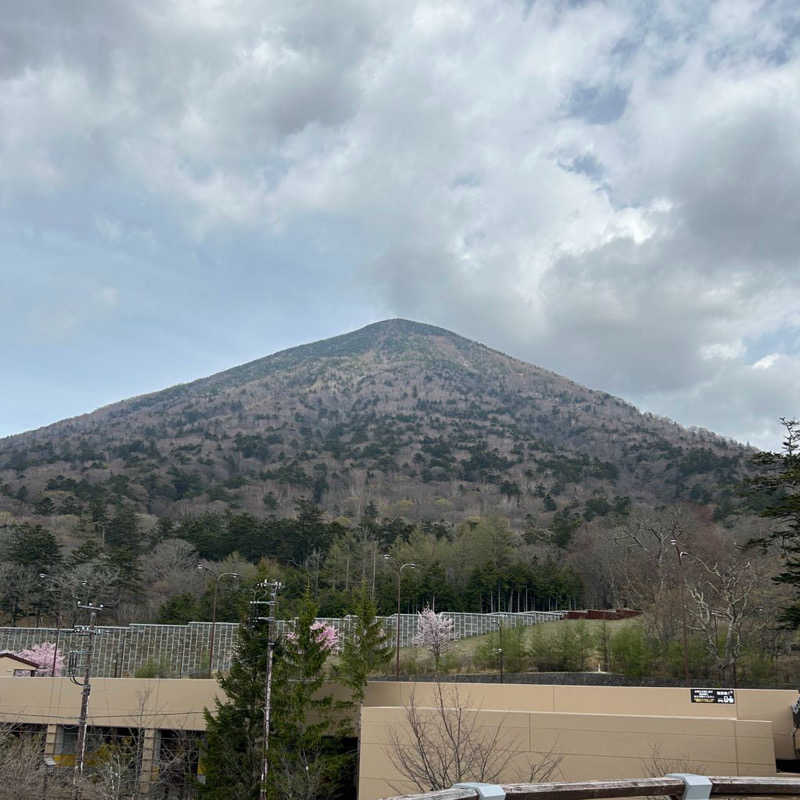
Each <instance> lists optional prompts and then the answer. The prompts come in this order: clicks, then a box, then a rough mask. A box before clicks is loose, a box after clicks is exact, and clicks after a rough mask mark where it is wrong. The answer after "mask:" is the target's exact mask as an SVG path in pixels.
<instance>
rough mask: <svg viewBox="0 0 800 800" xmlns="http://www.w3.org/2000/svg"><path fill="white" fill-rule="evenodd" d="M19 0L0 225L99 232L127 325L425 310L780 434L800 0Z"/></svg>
mask: <svg viewBox="0 0 800 800" xmlns="http://www.w3.org/2000/svg"><path fill="white" fill-rule="evenodd" d="M0 11H2V12H3V14H4V19H5V20H6V24H5V25H4V28H3V31H2V33H0V121H2V125H0V208H2V210H3V216H4V218H5V220H6V222H5V227H4V228H3V230H2V231H0V233H1V234H2V236H3V237H5V239H6V240H7V241H8V242H11V243H12V244H13V245H14V247H16V248H17V249H16V250H15V252H24V253H26V254H27V255H26V256H25V257H26V258H32V259H33V260H34V261H35V263H37V264H43V263H47V264H48V265H51V264H53V263H58V261H59V258H60V257H62V256H63V261H64V263H70V264H73V263H78V261H79V260H78V257H77V255H76V254H77V253H85V252H94V253H95V255H94V256H93V257H92V258H91V259H90V260H89V261H88V262H86V263H85V264H83V265H82V266H78V267H75V269H76V270H77V272H78V273H79V274H80V275H81V276H82V282H81V285H82V286H86V287H87V291H90V292H95V294H94V295H93V296H94V297H95V299H96V302H97V303H98V304H99V305H101V306H104V307H106V308H107V310H112V309H113V310H114V317H115V320H116V323H115V324H118V325H123V324H127V325H128V327H126V328H123V327H120V328H113V327H112V326H109V331H110V333H111V335H112V339H113V335H114V331H115V330H116V331H118V333H117V334H116V335H117V340H116V341H117V344H118V346H119V347H121V348H123V349H125V348H132V347H134V346H135V344H134V341H135V340H136V339H137V337H136V336H135V333H133V331H134V330H135V328H134V327H133V326H134V320H138V321H139V322H141V317H139V316H133V317H131V316H129V315H131V314H138V313H144V312H134V311H133V309H147V314H148V316H147V325H148V326H149V328H150V329H152V330H154V331H157V330H160V329H161V330H164V331H165V332H167V331H170V332H172V333H174V326H175V324H176V323H175V319H174V316H175V313H176V312H175V311H174V309H175V308H179V309H182V310H181V311H180V312H178V318H179V320H180V336H182V337H183V336H185V337H186V339H187V341H188V340H191V339H192V337H193V336H194V337H196V338H197V339H198V340H199V341H201V342H205V343H206V348H207V349H212V348H216V347H218V346H219V344H218V343H217V342H211V341H210V340H209V339H208V337H209V332H208V330H207V326H206V325H205V320H206V319H207V318H208V316H209V314H214V315H217V316H219V318H220V321H221V324H222V327H224V328H225V330H226V331H231V330H236V331H239V332H240V333H239V334H238V335H239V336H240V337H241V341H240V344H239V347H240V349H239V350H237V351H236V354H235V353H234V352H231V356H230V358H231V362H233V361H236V360H243V356H244V354H245V352H246V354H247V356H255V355H258V354H260V353H259V352H251V351H250V350H246V349H245V344H243V343H247V344H246V346H247V347H258V348H261V350H262V351H263V352H267V351H269V350H270V349H274V348H270V344H271V343H274V344H275V345H276V346H277V345H278V343H280V344H281V345H282V344H290V343H291V342H292V340H294V341H302V340H306V339H308V338H310V335H312V333H313V334H316V333H319V334H323V333H331V334H332V333H335V332H338V331H337V330H336V328H335V326H336V325H337V324H340V322H341V320H343V319H345V318H346V319H347V320H348V321H350V320H352V324H354V325H357V324H358V322H360V321H364V322H366V321H370V320H371V319H374V318H375V317H376V316H382V315H389V314H399V315H403V316H409V317H413V318H419V319H424V320H427V321H430V322H434V323H437V324H441V325H445V326H447V327H452V328H454V329H455V330H457V331H459V332H461V333H463V334H465V335H468V336H474V337H476V338H479V339H481V340H483V341H485V342H487V343H489V344H492V345H493V346H497V347H500V348H504V349H506V350H509V351H510V352H512V353H513V354H514V355H517V356H519V357H522V358H526V359H528V360H532V361H535V362H537V363H540V364H542V365H544V366H546V367H548V368H551V369H554V370H557V371H559V372H562V373H564V374H566V375H568V376H570V377H572V378H574V379H576V380H579V381H581V382H584V383H587V384H589V385H592V386H596V387H599V388H603V389H605V390H607V391H613V392H617V393H621V394H623V395H625V396H626V397H627V398H629V399H632V400H634V401H636V402H639V403H641V404H642V405H644V406H645V407H648V408H652V409H653V410H656V411H658V412H659V413H664V414H668V415H671V416H674V417H676V418H678V419H679V420H680V421H681V422H684V423H686V424H692V423H695V422H696V423H697V424H703V425H705V426H706V427H710V428H713V429H718V430H720V431H721V432H723V433H729V434H731V435H736V436H740V437H743V438H750V439H751V440H754V441H755V440H757V441H766V439H765V436H766V434H764V430H766V428H765V426H767V422H766V420H767V418H768V416H769V415H772V416H773V417H774V416H777V415H778V413H782V414H789V415H791V414H792V413H793V412H794V409H792V408H791V407H790V406H791V404H792V403H793V402H796V400H795V398H796V396H797V395H796V393H795V392H794V389H795V388H796V381H797V379H798V376H800V366H798V360H797V359H798V356H800V344H799V343H798V337H797V336H796V334H794V333H792V332H793V331H796V330H797V329H798V326H800V320H798V312H797V310H796V309H797V308H798V307H800V306H798V300H800V296H799V295H800V278H799V277H798V276H799V275H800V271H798V263H797V253H798V252H800V225H798V224H797V213H796V209H797V208H798V207H800V141H799V140H798V139H797V137H796V136H795V135H794V134H795V131H796V130H797V129H798V126H799V124H800V88H799V87H800V52H799V51H798V42H800V11H798V9H797V5H796V3H794V2H789V1H788V0H772V1H770V2H756V1H755V0H728V2H726V3H710V2H697V3H673V2H666V0H665V1H664V2H657V3H647V4H641V3H636V2H633V0H631V2H624V3H615V4H606V3H596V2H586V3H569V2H562V1H561V0H538V2H536V3H530V2H515V0H475V2H466V0H415V2H409V3H399V4H388V5H387V4H386V3H379V2H377V0H339V1H338V2H331V3H325V4H319V3H310V2H297V1H296V0H292V2H289V0H283V1H281V0H276V2H272V3H270V4H268V6H265V5H264V4H263V3H257V2H255V0H235V1H234V2H229V3H219V2H216V1H215V0H191V1H190V0H182V1H181V2H176V3H167V2H165V0H142V2H140V3H136V4H130V3H123V2H121V0H112V1H111V2H99V0H98V1H97V2H91V3H89V4H86V3H84V4H82V5H81V7H80V8H78V7H74V6H70V5H68V4H64V3H58V2H53V1H52V0H51V1H50V2H47V1H46V0H34V2H31V3H26V4H24V5H19V4H12V3H10V2H8V0H5V2H0ZM0 244H2V242H0ZM31 254H34V255H31ZM65 254H66V255H65ZM42 269H44V267H42ZM47 269H48V270H50V272H48V274H49V275H52V274H53V272H52V271H53V269H54V267H52V266H48V267H47ZM50 284H52V286H56V285H57V283H56V282H53V281H43V282H42V286H45V287H47V286H49V285H50ZM17 286H18V287H20V288H19V289H17V290H12V291H18V292H20V293H21V292H23V290H24V291H29V290H30V286H29V283H28V282H26V281H24V280H20V281H19V282H18V284H17ZM304 286H307V287H308V288H307V289H304V288H303V287H304ZM24 287H28V288H24ZM50 291H51V289H49V288H44V289H42V292H43V293H44V297H41V298H39V299H40V300H41V302H40V303H39V302H37V308H39V307H41V308H45V309H48V308H54V307H57V306H58V300H59V298H58V297H57V296H56V295H53V296H52V297H49V296H48V292H50ZM52 291H55V289H52ZM187 292H189V293H191V298H192V304H191V306H190V307H189V310H191V311H193V312H195V315H196V320H195V321H194V322H193V321H192V318H191V314H190V313H189V310H187V311H183V309H184V307H185V296H186V293H187ZM122 298H124V299H125V303H123V302H122ZM157 298H158V299H157ZM9 303H10V304H11V305H12V306H14V305H20V303H21V295H20V296H19V297H17V299H16V300H14V299H13V296H12V299H10V300H9ZM123 306H124V308H123ZM226 306H227V307H226ZM265 307H268V308H269V309H270V310H271V311H270V314H263V313H260V312H261V309H263V308H265ZM309 309H313V315H312V316H313V317H314V320H315V321H314V322H313V323H310V322H309V315H308V310H309ZM345 309H346V310H345ZM247 315H249V316H247ZM54 319H55V317H54ZM70 319H71V318H66V317H65V318H64V320H63V321H62V323H59V325H60V328H59V329H60V330H64V331H73V332H74V331H75V330H78V329H81V324H82V323H81V324H79V323H78V322H76V321H74V320H73V321H70ZM126 319H127V320H128V322H127V323H125V320H126ZM53 324H55V322H54V323H53ZM310 326H311V327H310ZM312 327H313V332H312ZM73 335H74V334H73ZM226 335H228V336H231V335H232V334H230V333H226ZM251 342H255V343H256V344H250V343H251ZM229 343H230V344H231V346H233V345H234V344H235V343H236V340H230V342H229ZM86 346H90V345H88V344H87V345H86ZM201 349H202V348H201ZM130 360H131V362H135V361H136V358H132V359H130ZM142 361H143V363H147V362H148V359H146V358H142ZM214 363H215V366H216V364H217V362H214ZM778 365H779V366H780V376H776V374H775V372H774V370H775V369H776V367H777V366H778ZM197 368H198V369H202V366H200V363H199V362H198V367H197ZM182 377H183V376H182ZM767 387H768V388H769V391H767ZM121 391H122V389H121ZM733 397H735V398H736V400H735V402H734V401H732V399H731V398H733ZM709 409H711V411H709ZM765 414H766V416H765ZM776 435H777V434H776Z"/></svg>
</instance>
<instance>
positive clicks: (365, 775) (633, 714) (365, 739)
mask: <svg viewBox="0 0 800 800" xmlns="http://www.w3.org/2000/svg"><path fill="white" fill-rule="evenodd" d="M446 687H447V689H446V690H447V691H448V692H450V691H457V692H458V694H459V698H460V701H459V702H460V705H462V706H463V707H465V708H469V709H472V710H473V712H474V713H476V714H478V715H479V717H480V724H481V725H484V726H486V727H487V729H492V727H494V728H496V727H497V726H498V725H501V724H502V728H503V746H504V747H505V749H506V750H507V751H509V752H510V753H511V754H512V756H513V757H512V759H511V762H510V764H509V774H508V775H504V776H503V778H504V779H507V780H515V779H518V778H523V777H527V775H526V774H525V772H526V767H527V764H528V762H529V761H530V760H531V759H536V758H537V754H538V756H539V757H541V754H542V753H546V752H548V751H551V750H552V752H553V753H554V754H558V755H560V756H562V757H563V759H562V762H561V765H560V773H559V775H558V777H559V778H562V779H565V780H572V779H575V780H578V779H588V778H623V777H637V776H642V775H644V774H646V772H647V771H648V762H650V761H652V760H653V756H654V754H657V756H658V757H659V758H660V759H662V760H663V761H664V762H667V764H668V769H672V768H674V767H687V766H688V767H689V768H693V769H701V768H702V770H703V771H705V772H708V773H715V772H716V773H718V774H734V775H735V774H749V775H759V774H774V770H775V758H776V757H777V758H793V757H794V749H793V744H792V719H791V712H790V705H791V703H792V702H794V700H795V699H796V697H797V693H796V692H795V691H792V690H761V689H740V690H737V692H736V702H735V704H733V705H715V704H699V703H692V702H691V701H690V692H689V689H684V688H649V687H611V686H543V685H535V684H513V685H502V684H447V685H446ZM80 692H81V690H80V688H79V687H78V686H75V685H74V684H72V683H71V682H70V680H69V679H68V678H49V677H41V678H27V677H16V678H11V677H0V722H26V723H34V724H40V725H43V726H48V727H47V737H48V741H50V740H52V745H53V747H54V748H55V747H56V744H55V743H56V741H57V737H58V729H59V727H60V726H61V725H74V724H75V723H76V718H77V713H78V709H79V707H80ZM412 692H414V695H415V700H416V703H417V705H418V706H431V705H432V704H433V701H434V692H435V685H434V684H431V683H419V684H411V683H405V682H401V683H394V682H386V681H377V682H374V683H370V684H369V685H368V687H367V692H366V697H365V702H364V706H363V708H362V709H361V718H360V720H361V764H360V770H361V774H360V798H361V800H374V799H375V798H378V797H383V796H388V795H392V794H395V791H394V788H393V785H394V786H396V787H397V788H398V789H400V790H406V791H410V790H411V789H412V788H413V787H411V786H410V785H409V784H407V783H405V784H404V783H403V782H402V780H401V779H400V778H399V776H397V774H396V771H395V770H394V768H393V767H392V765H391V761H390V760H389V758H388V755H387V748H388V747H389V746H390V743H391V734H390V731H391V730H395V731H399V732H402V730H403V728H404V727H405V724H406V723H405V717H404V710H403V706H404V704H407V703H408V699H409V697H410V695H411V693H412ZM218 696H221V695H220V689H219V685H218V684H217V682H216V681H214V680H204V679H199V680H188V679H183V680H179V679H136V678H118V679H114V678H96V679H94V680H93V681H92V695H91V699H90V703H89V720H88V721H89V725H91V726H114V727H141V728H145V729H146V730H148V731H157V730H158V729H167V730H169V729H184V730H203V729H204V727H205V721H204V719H203V713H202V712H203V709H204V708H206V707H207V708H213V706H214V700H215V698H216V697H218ZM153 735H154V736H155V734H153ZM393 776H394V777H393Z"/></svg>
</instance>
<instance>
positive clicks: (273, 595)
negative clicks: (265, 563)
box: [251, 581, 282, 800]
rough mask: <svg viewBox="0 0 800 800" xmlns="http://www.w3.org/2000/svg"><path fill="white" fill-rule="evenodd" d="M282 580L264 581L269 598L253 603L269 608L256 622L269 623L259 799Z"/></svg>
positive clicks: (261, 799)
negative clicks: (277, 605)
mask: <svg viewBox="0 0 800 800" xmlns="http://www.w3.org/2000/svg"><path fill="white" fill-rule="evenodd" d="M281 586H282V584H281V583H280V581H263V582H262V583H261V584H259V588H261V589H265V590H266V591H267V592H268V593H269V600H252V601H251V605H254V606H259V605H265V606H267V608H268V609H269V610H268V612H267V616H266V617H258V616H257V617H256V618H255V620H256V622H266V623H267V664H266V670H265V675H264V727H263V732H262V747H261V782H260V786H259V791H258V800H267V777H268V774H269V712H270V704H271V699H272V654H273V650H274V649H275V640H274V639H273V638H272V623H273V622H275V605H276V604H277V602H278V592H279V591H280V590H281Z"/></svg>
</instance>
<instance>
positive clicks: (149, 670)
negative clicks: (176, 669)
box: [133, 659, 173, 678]
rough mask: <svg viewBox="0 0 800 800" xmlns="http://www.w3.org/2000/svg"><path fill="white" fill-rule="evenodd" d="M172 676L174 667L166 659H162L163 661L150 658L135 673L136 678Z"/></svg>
mask: <svg viewBox="0 0 800 800" xmlns="http://www.w3.org/2000/svg"><path fill="white" fill-rule="evenodd" d="M172 676H173V673H172V669H171V668H170V665H169V662H168V661H166V659H161V661H154V660H153V659H148V660H147V661H145V662H144V663H143V664H141V665H140V666H139V667H138V669H137V670H136V671H135V672H134V673H133V677H134V678H171V677H172Z"/></svg>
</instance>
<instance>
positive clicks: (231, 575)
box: [197, 564, 240, 678]
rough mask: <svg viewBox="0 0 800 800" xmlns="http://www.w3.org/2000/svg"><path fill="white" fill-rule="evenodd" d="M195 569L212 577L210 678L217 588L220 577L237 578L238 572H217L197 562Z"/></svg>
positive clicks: (209, 675)
mask: <svg viewBox="0 0 800 800" xmlns="http://www.w3.org/2000/svg"><path fill="white" fill-rule="evenodd" d="M197 569H199V570H201V571H203V572H207V573H208V574H209V575H212V576H213V578H214V599H213V600H212V602H211V633H210V634H209V637H208V677H209V678H210V677H211V674H212V670H213V669H214V631H215V630H216V627H217V590H218V589H219V582H220V579H221V578H233V579H234V580H238V579H239V577H240V575H239V573H238V572H217V571H216V570H213V569H211V567H209V566H206V565H205V564H198V565H197Z"/></svg>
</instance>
